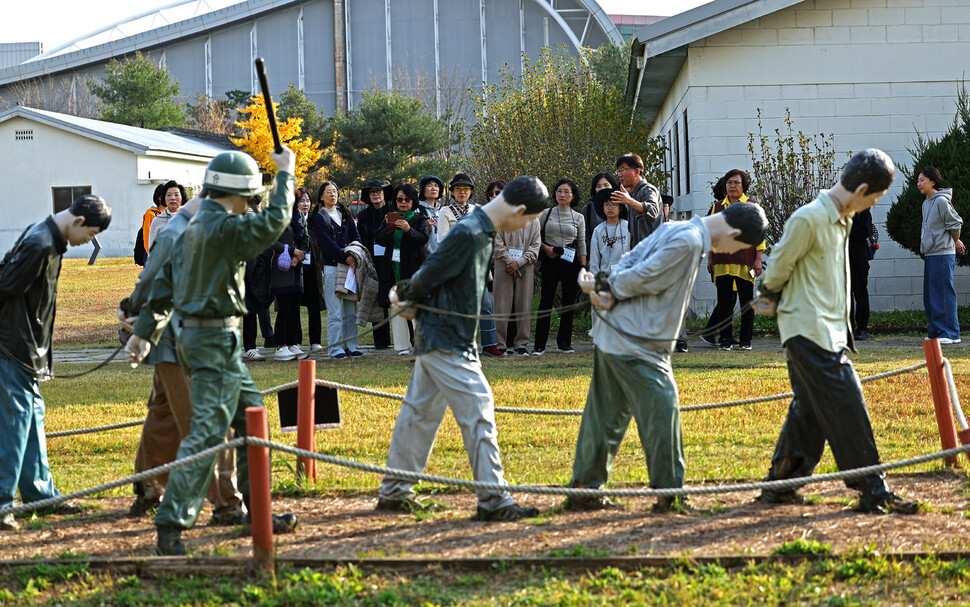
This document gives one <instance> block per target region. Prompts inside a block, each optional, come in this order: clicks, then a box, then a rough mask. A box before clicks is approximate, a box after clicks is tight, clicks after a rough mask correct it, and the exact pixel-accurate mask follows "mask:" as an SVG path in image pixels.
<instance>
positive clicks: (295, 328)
mask: <svg viewBox="0 0 970 607" xmlns="http://www.w3.org/2000/svg"><path fill="white" fill-rule="evenodd" d="M301 220H302V215H301V213H300V211H299V209H298V208H297V206H296V205H294V206H293V216H292V218H291V220H290V223H289V224H287V226H286V228H284V229H283V233H282V234H280V237H279V239H278V240H277V241H276V242H275V243H273V247H272V249H273V253H274V254H273V262H272V264H270V283H269V285H270V291H271V292H272V293H273V295H275V296H276V305H277V311H276V325H275V327H274V329H275V330H274V333H275V335H276V354H275V356H274V359H275V360H293V359H294V358H306V353H305V352H303V350H301V349H300V346H299V343H300V334H301V333H302V332H303V330H302V328H301V327H300V300H301V299H302V297H303V270H302V266H301V265H300V264H302V263H303V260H304V259H306V252H307V250H309V248H310V237H309V232H308V231H307V228H306V224H305V223H303V222H302V221H301ZM281 257H282V258H283V259H284V261H285V259H286V258H287V257H289V258H290V263H289V264H286V263H281V262H280V258H281ZM287 265H288V266H289V267H287Z"/></svg>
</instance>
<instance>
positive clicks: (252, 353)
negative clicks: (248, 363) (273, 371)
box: [243, 348, 266, 360]
mask: <svg viewBox="0 0 970 607" xmlns="http://www.w3.org/2000/svg"><path fill="white" fill-rule="evenodd" d="M265 358H266V357H265V356H263V355H262V354H260V353H259V350H257V349H256V348H252V349H250V350H246V351H245V352H243V360H264V359H265Z"/></svg>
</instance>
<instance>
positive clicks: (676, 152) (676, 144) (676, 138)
mask: <svg viewBox="0 0 970 607" xmlns="http://www.w3.org/2000/svg"><path fill="white" fill-rule="evenodd" d="M671 141H672V142H673V143H671V146H670V147H671V148H672V151H671V154H673V157H674V165H673V166H674V174H673V178H674V189H673V191H671V194H673V195H674V196H680V133H678V129H677V123H676V122H675V123H674V130H673V134H672V139H671Z"/></svg>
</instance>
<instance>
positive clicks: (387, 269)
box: [374, 183, 428, 354]
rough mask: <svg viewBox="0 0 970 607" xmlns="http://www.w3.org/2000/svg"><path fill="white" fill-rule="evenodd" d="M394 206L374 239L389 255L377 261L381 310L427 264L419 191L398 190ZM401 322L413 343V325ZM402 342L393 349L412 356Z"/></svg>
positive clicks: (425, 228)
mask: <svg viewBox="0 0 970 607" xmlns="http://www.w3.org/2000/svg"><path fill="white" fill-rule="evenodd" d="M391 204H392V205H393V206H392V210H391V212H389V213H388V214H387V215H385V216H384V223H382V224H381V227H379V228H377V234H376V235H375V236H374V242H376V243H377V244H379V245H381V246H382V247H384V248H385V249H386V251H387V252H386V253H385V254H384V256H383V257H380V258H378V261H377V278H378V280H379V282H380V292H379V294H378V301H379V302H380V305H381V306H390V301H389V299H388V294H389V293H390V291H391V287H393V286H394V285H395V284H397V281H399V280H403V279H405V278H411V276H412V275H413V274H414V273H415V272H417V271H418V268H420V267H421V264H422V263H424V259H425V248H424V245H425V244H427V242H428V218H427V217H426V216H425V215H424V213H421V212H420V211H418V210H417V209H418V191H417V190H416V189H415V188H414V186H413V185H411V184H410V183H400V184H398V185H397V186H395V188H394V194H393V195H392V197H391ZM398 319H400V320H401V321H404V322H405V323H407V324H408V332H409V333H410V335H409V337H410V339H413V337H414V334H413V329H412V328H411V327H410V321H407V320H405V319H404V318H403V317H401V316H396V317H395V318H394V321H398ZM394 321H392V322H394ZM392 331H394V327H393V326H392ZM395 332H396V331H395ZM401 341H402V340H399V339H397V338H395V339H394V342H395V346H394V349H395V350H397V351H398V353H399V354H409V353H410V352H409V350H410V347H409V346H407V345H405V344H403V343H401Z"/></svg>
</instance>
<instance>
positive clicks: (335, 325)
mask: <svg viewBox="0 0 970 607" xmlns="http://www.w3.org/2000/svg"><path fill="white" fill-rule="evenodd" d="M323 300H324V301H326V302H327V344H328V346H329V347H328V348H327V355H328V356H337V355H338V354H341V353H343V352H345V351H346V352H354V351H356V350H357V304H356V303H354V302H352V301H350V300H347V299H344V298H342V297H339V296H338V295H337V266H323ZM344 340H347V341H344ZM341 342H342V343H341Z"/></svg>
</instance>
